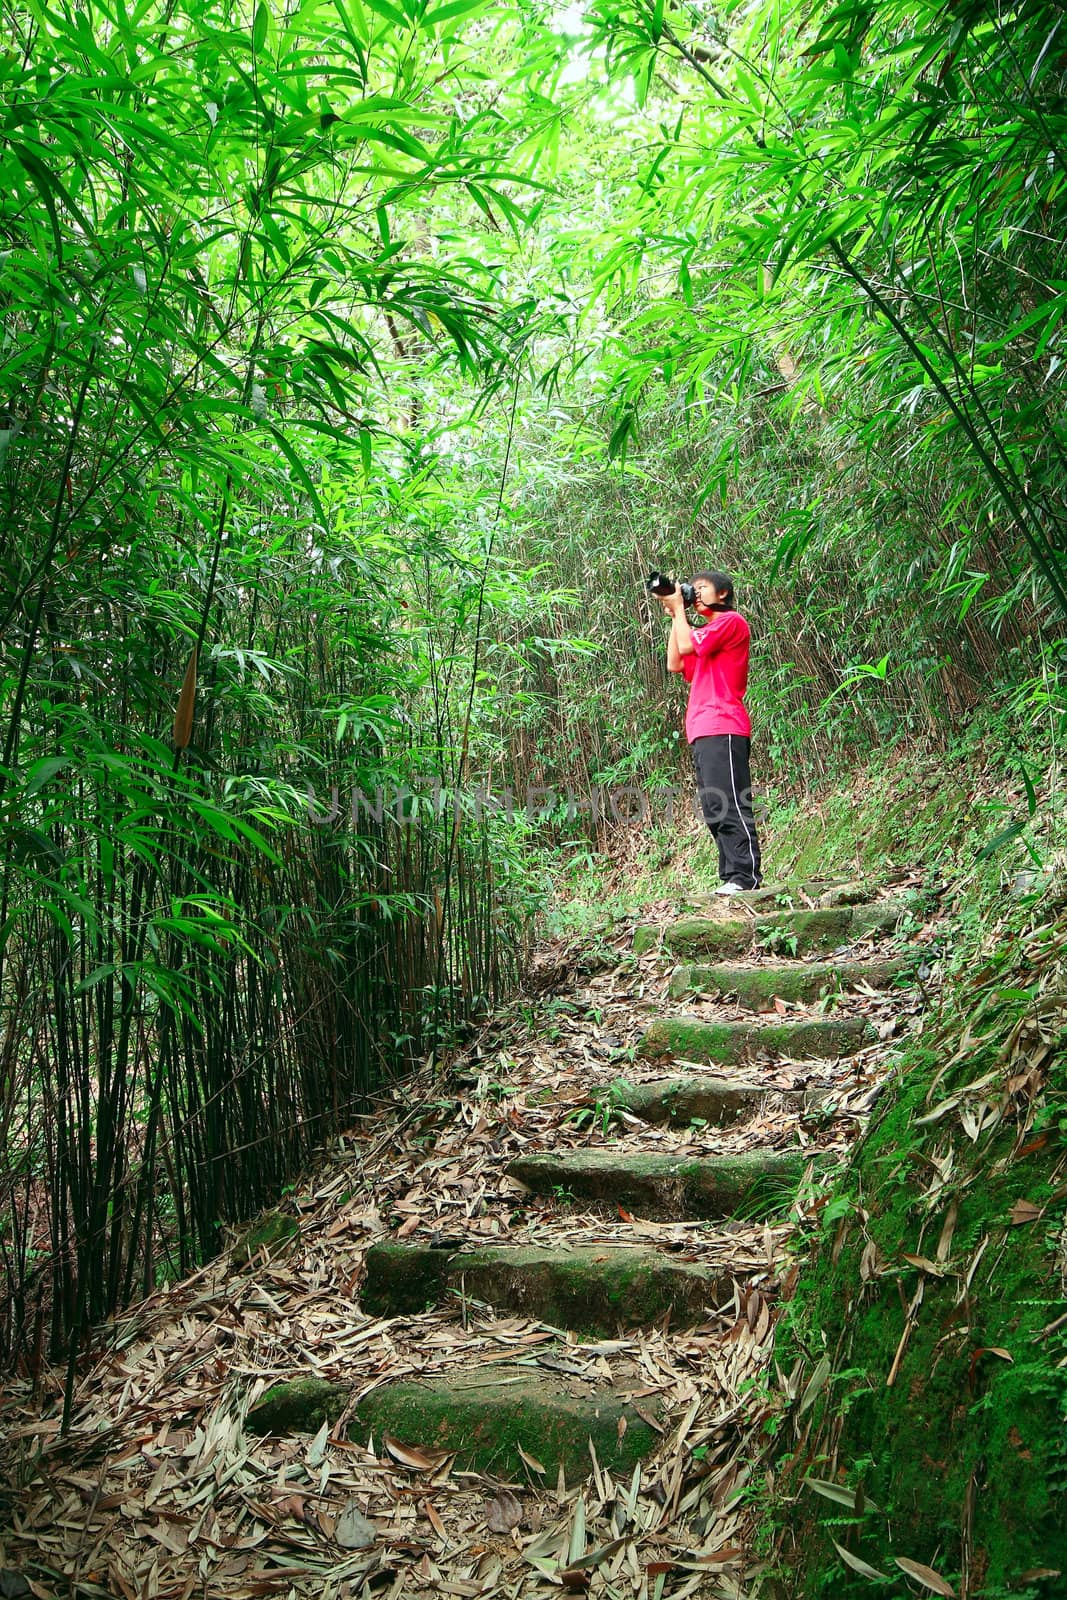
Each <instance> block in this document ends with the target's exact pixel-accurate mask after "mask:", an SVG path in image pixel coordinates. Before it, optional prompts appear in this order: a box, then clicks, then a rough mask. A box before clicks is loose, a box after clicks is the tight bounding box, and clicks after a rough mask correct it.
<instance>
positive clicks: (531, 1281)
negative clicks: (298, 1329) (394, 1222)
mask: <svg viewBox="0 0 1067 1600" xmlns="http://www.w3.org/2000/svg"><path fill="white" fill-rule="evenodd" d="M366 1265H367V1276H366V1279H365V1281H364V1285H363V1291H362V1294H361V1295H360V1302H361V1304H362V1307H363V1309H364V1311H367V1312H369V1313H370V1314H371V1315H372V1316H379V1317H388V1316H398V1315H404V1314H405V1313H410V1312H418V1311H424V1310H425V1309H426V1308H427V1306H433V1305H437V1304H439V1303H440V1302H441V1301H442V1300H444V1299H446V1298H447V1297H448V1296H449V1295H450V1294H451V1295H453V1296H457V1297H458V1296H460V1295H462V1294H469V1295H472V1296H473V1297H474V1298H475V1299H477V1300H484V1301H486V1302H487V1303H488V1304H489V1305H491V1306H494V1307H497V1308H502V1309H505V1310H508V1311H518V1312H522V1313H523V1314H525V1315H526V1316H532V1317H537V1318H538V1319H539V1320H540V1321H541V1322H547V1323H548V1324H549V1325H550V1326H551V1327H554V1328H566V1329H570V1330H573V1331H575V1332H578V1333H615V1332H616V1331H617V1330H618V1328H619V1327H624V1328H640V1327H648V1326H650V1325H651V1324H652V1323H654V1322H656V1321H657V1320H658V1319H659V1318H660V1317H662V1316H663V1314H664V1312H666V1311H670V1312H671V1313H672V1314H673V1317H674V1320H675V1322H679V1321H681V1322H685V1321H686V1319H688V1320H689V1321H690V1322H697V1321H699V1320H700V1318H701V1316H702V1315H703V1312H704V1308H705V1307H706V1306H708V1305H710V1304H711V1303H712V1302H713V1301H715V1300H716V1299H718V1298H719V1297H720V1295H721V1294H722V1293H724V1292H728V1290H729V1286H730V1278H729V1274H726V1275H725V1276H723V1275H722V1274H721V1273H712V1272H709V1271H708V1270H707V1269H706V1268H705V1267H702V1266H700V1265H698V1264H697V1263H694V1262H691V1261H676V1260H673V1259H672V1258H671V1257H670V1256H666V1255H664V1254H663V1253H662V1252H661V1251H659V1250H656V1249H654V1248H653V1247H652V1246H639V1247H637V1248H628V1247H619V1246H615V1245H591V1246H583V1247H581V1248H576V1249H572V1250H563V1249H546V1248H542V1247H536V1248H529V1247H525V1246H519V1245H506V1246H496V1247H488V1248H485V1249H481V1250H459V1251H456V1252H455V1253H451V1252H449V1251H448V1250H435V1249H433V1248H432V1247H430V1246H428V1245H406V1244H399V1243H395V1242H393V1241H389V1242H387V1243H382V1244H376V1245H372V1246H371V1248H370V1249H369V1250H368V1251H367V1256H366Z"/></svg>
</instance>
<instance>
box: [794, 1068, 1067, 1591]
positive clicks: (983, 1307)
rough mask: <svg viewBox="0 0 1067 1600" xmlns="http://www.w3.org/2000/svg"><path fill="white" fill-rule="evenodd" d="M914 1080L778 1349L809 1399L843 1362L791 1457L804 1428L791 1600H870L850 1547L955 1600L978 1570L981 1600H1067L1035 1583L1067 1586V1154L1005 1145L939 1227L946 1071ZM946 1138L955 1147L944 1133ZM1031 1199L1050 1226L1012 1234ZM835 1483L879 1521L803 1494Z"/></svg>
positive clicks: (859, 1163) (956, 1186) (848, 1187)
mask: <svg viewBox="0 0 1067 1600" xmlns="http://www.w3.org/2000/svg"><path fill="white" fill-rule="evenodd" d="M907 1069H908V1070H907V1071H906V1073H905V1074H904V1075H903V1076H902V1079H901V1084H902V1087H901V1089H900V1091H899V1092H898V1093H897V1094H896V1095H895V1096H893V1097H891V1098H887V1100H886V1103H885V1105H884V1107H883V1108H882V1109H881V1110H880V1111H879V1113H878V1114H877V1115H876V1117H875V1119H874V1122H873V1124H872V1127H871V1129H870V1130H869V1133H868V1136H867V1138H866V1139H865V1141H864V1143H863V1144H862V1146H861V1147H860V1149H859V1152H858V1155H857V1158H856V1160H855V1162H854V1164H853V1165H852V1166H851V1167H850V1168H849V1169H847V1171H846V1174H845V1177H844V1180H843V1182H842V1184H841V1186H840V1188H839V1189H838V1191H837V1193H836V1194H835V1195H834V1196H833V1198H832V1201H831V1206H830V1207H829V1208H828V1213H829V1215H831V1216H833V1217H835V1218H836V1219H837V1220H836V1221H835V1222H834V1223H833V1224H832V1225H828V1226H827V1227H826V1229H825V1233H824V1237H823V1239H822V1241H821V1242H820V1245H819V1247H818V1250H817V1252H816V1254H815V1256H814V1259H813V1260H812V1261H811V1262H810V1263H809V1264H808V1266H807V1267H806V1269H805V1270H804V1271H803V1272H802V1274H801V1278H800V1285H799V1292H798V1294H797V1297H796V1299H795V1300H794V1302H793V1303H792V1305H791V1306H790V1308H789V1311H788V1314H787V1318H786V1321H785V1323H784V1325H783V1327H782V1329H781V1330H780V1333H779V1339H778V1356H777V1359H778V1361H779V1364H780V1365H781V1366H782V1368H783V1370H788V1368H789V1367H790V1366H791V1365H792V1364H793V1363H794V1362H795V1361H796V1360H798V1359H800V1360H801V1362H802V1363H803V1366H802V1369H801V1373H800V1376H799V1380H798V1381H799V1385H800V1388H801V1390H803V1388H804V1386H805V1383H806V1381H807V1378H808V1377H810V1375H811V1373H812V1372H813V1371H814V1370H815V1367H816V1365H817V1363H818V1362H819V1361H820V1360H821V1359H822V1358H823V1356H824V1355H828V1356H829V1357H830V1358H831V1360H832V1366H831V1371H830V1375H829V1377H828V1379H827V1381H826V1382H825V1384H824V1385H823V1386H822V1388H821V1389H820V1391H819V1392H818V1395H817V1397H816V1398H815V1400H814V1403H813V1404H812V1405H811V1406H810V1407H809V1409H808V1411H807V1414H806V1415H805V1417H804V1419H803V1421H802V1422H801V1423H798V1427H797V1432H798V1433H800V1432H801V1431H802V1432H803V1438H804V1449H803V1451H802V1452H801V1453H800V1454H798V1455H793V1453H792V1452H793V1450H794V1448H795V1441H794V1439H793V1437H792V1436H791V1434H790V1431H789V1429H788V1428H786V1429H784V1430H783V1432H782V1435H781V1449H780V1454H779V1458H778V1462H777V1486H778V1491H779V1494H780V1496H781V1500H780V1503H779V1510H778V1512H777V1516H778V1517H780V1519H781V1525H782V1527H783V1528H784V1529H785V1530H787V1536H788V1545H787V1551H788V1567H789V1580H790V1587H789V1593H790V1594H794V1595H797V1596H802V1597H803V1600H866V1597H867V1596H868V1595H869V1594H870V1592H871V1586H870V1582H869V1580H867V1579H866V1578H863V1577H861V1576H860V1575H858V1574H856V1573H855V1572H854V1571H852V1570H850V1569H849V1568H848V1567H847V1566H846V1565H845V1564H844V1563H842V1562H841V1560H840V1558H839V1557H838V1555H837V1553H836V1551H835V1549H834V1545H833V1542H832V1541H833V1540H836V1541H837V1542H838V1543H839V1544H842V1543H844V1544H847V1545H848V1547H849V1548H850V1549H851V1550H853V1551H854V1552H856V1553H857V1554H859V1555H861V1556H862V1558H863V1559H864V1560H865V1561H867V1562H869V1563H870V1564H871V1565H873V1566H874V1567H876V1568H878V1569H880V1570H882V1571H885V1572H893V1571H895V1570H896V1569H895V1567H894V1557H895V1556H896V1555H905V1556H908V1557H909V1558H911V1559H912V1560H917V1561H920V1562H924V1563H926V1564H927V1565H930V1566H932V1567H933V1568H934V1569H935V1570H936V1571H937V1572H938V1573H940V1574H941V1575H942V1576H943V1577H944V1578H945V1579H947V1580H948V1581H949V1582H950V1583H951V1584H952V1585H953V1587H954V1588H956V1589H957V1592H959V1587H960V1575H961V1572H962V1571H963V1568H964V1565H965V1564H966V1566H967V1567H968V1570H969V1573H970V1585H971V1586H970V1588H969V1591H968V1592H970V1593H972V1594H974V1595H976V1596H977V1595H979V1594H981V1595H983V1596H990V1597H992V1596H1001V1595H1004V1596H1006V1595H1008V1594H1009V1593H1025V1594H1027V1595H1031V1596H1033V1597H1034V1600H1037V1597H1038V1596H1044V1595H1048V1596H1050V1597H1051V1596H1052V1595H1053V1594H1056V1595H1058V1594H1059V1593H1061V1590H1060V1588H1058V1587H1057V1586H1056V1584H1057V1583H1058V1582H1059V1581H1060V1580H1059V1579H1056V1580H1051V1579H1050V1580H1049V1583H1048V1584H1047V1585H1044V1586H1043V1585H1042V1584H1041V1583H1040V1582H1039V1581H1037V1580H1034V1583H1033V1585H1029V1584H1028V1583H1027V1582H1025V1581H1024V1579H1023V1575H1024V1574H1025V1573H1026V1572H1028V1571H1037V1570H1045V1571H1051V1572H1057V1573H1059V1574H1061V1575H1067V1439H1065V1435H1064V1426H1063V1418H1064V1415H1065V1412H1067V1365H1065V1363H1067V1327H1063V1326H1060V1327H1058V1328H1057V1327H1056V1326H1055V1325H1056V1323H1057V1321H1058V1319H1059V1318H1060V1317H1061V1315H1062V1312H1063V1305H1064V1299H1063V1282H1062V1280H1061V1271H1060V1264H1059V1262H1058V1261H1057V1258H1056V1242H1057V1237H1058V1235H1059V1232H1060V1229H1061V1226H1062V1219H1063V1210H1064V1199H1063V1191H1062V1187H1061V1178H1060V1173H1061V1170H1062V1159H1063V1150H1062V1145H1061V1144H1060V1143H1059V1141H1058V1140H1051V1141H1045V1140H1042V1139H1040V1138H1038V1139H1035V1140H1033V1141H1031V1144H1030V1148H1029V1150H1028V1152H1027V1153H1026V1154H1021V1153H1020V1152H1019V1150H1018V1148H1017V1141H1016V1140H1015V1138H1014V1137H1013V1135H1012V1133H1010V1132H1006V1133H1005V1134H1004V1135H1003V1136H1002V1137H1001V1138H1000V1139H999V1140H996V1141H993V1142H992V1143H990V1144H988V1145H987V1146H986V1147H985V1148H984V1149H981V1148H979V1149H972V1150H971V1153H970V1158H969V1159H970V1162H971V1165H972V1167H973V1170H974V1174H975V1180H976V1181H968V1178H967V1176H966V1174H965V1173H963V1172H958V1173H957V1175H956V1176H957V1181H956V1182H953V1183H952V1184H951V1185H950V1186H947V1187H946V1188H945V1190H944V1191H943V1197H942V1200H941V1203H940V1206H938V1207H935V1208H934V1209H933V1210H931V1205H930V1202H929V1200H925V1201H924V1200H923V1198H922V1195H923V1191H925V1190H926V1189H927V1188H928V1181H929V1172H930V1168H929V1163H928V1161H927V1159H926V1154H925V1151H926V1145H925V1134H924V1131H923V1127H922V1125H918V1124H917V1122H916V1118H917V1117H919V1116H922V1115H923V1114H924V1113H925V1112H926V1111H927V1110H928V1109H929V1106H928V1102H927V1098H926V1097H927V1091H928V1088H929V1086H930V1084H931V1083H932V1081H933V1080H934V1077H935V1075H936V1074H937V1073H938V1072H939V1071H940V1070H941V1063H940V1060H939V1059H938V1058H937V1057H935V1056H934V1055H933V1053H932V1052H926V1051H922V1050H920V1049H919V1048H918V1047H914V1048H913V1050H912V1053H911V1056H910V1059H909V1061H908V1063H907ZM971 1070H972V1071H973V1070H974V1068H973V1066H972V1068H971ZM931 1131H932V1137H933V1138H935V1139H942V1140H943V1138H944V1135H945V1130H944V1128H943V1127H941V1128H936V1131H934V1130H931ZM943 1148H944V1146H943V1145H942V1149H943ZM1020 1198H1023V1199H1026V1200H1028V1201H1029V1202H1031V1203H1032V1204H1034V1205H1036V1206H1038V1207H1041V1208H1045V1209H1044V1215H1043V1217H1042V1218H1041V1220H1040V1221H1037V1222H1032V1223H1026V1224H1024V1225H1022V1226H1012V1225H1011V1222H1010V1214H1011V1208H1012V1205H1013V1203H1014V1202H1015V1201H1016V1200H1018V1199H1020ZM946 1229H947V1230H948V1231H947V1232H946V1231H945V1230H946ZM939 1239H946V1240H947V1241H948V1246H947V1253H946V1256H945V1261H944V1266H943V1270H941V1271H938V1269H937V1267H936V1266H935V1267H934V1268H933V1269H926V1268H924V1267H922V1266H917V1265H916V1264H915V1259H913V1260H911V1261H909V1260H908V1259H907V1258H908V1257H909V1256H911V1257H913V1258H921V1259H922V1260H930V1259H931V1258H934V1259H935V1260H936V1257H937V1247H938V1241H939ZM920 1280H921V1290H922V1293H921V1295H920V1294H919V1293H918V1291H919V1289H920ZM909 1307H910V1308H911V1310H910V1311H909V1309H908V1308H909ZM890 1374H892V1375H893V1381H892V1383H890V1382H889V1381H888V1380H889V1377H890ZM831 1475H832V1476H834V1477H835V1479H836V1481H837V1482H838V1483H839V1484H840V1485H841V1486H842V1487H848V1488H850V1489H853V1490H855V1489H856V1488H860V1489H862V1497H861V1508H862V1507H863V1506H866V1508H867V1509H861V1510H860V1512H859V1513H858V1514H855V1515H852V1516H850V1515H849V1513H848V1512H847V1510H844V1511H843V1510H842V1507H841V1506H840V1505H839V1504H836V1503H834V1502H828V1501H826V1500H824V1499H822V1498H821V1497H820V1496H818V1495H816V1494H813V1493H811V1492H810V1490H807V1489H806V1488H805V1484H804V1480H805V1478H806V1477H808V1476H811V1477H815V1478H820V1477H828V1476H831ZM872 1504H873V1505H874V1506H877V1507H878V1508H879V1509H878V1510H877V1511H875V1510H872V1509H870V1506H871V1505H872ZM846 1524H851V1525H852V1526H851V1528H849V1527H847V1526H846ZM843 1527H844V1528H845V1535H843V1532H842V1529H843Z"/></svg>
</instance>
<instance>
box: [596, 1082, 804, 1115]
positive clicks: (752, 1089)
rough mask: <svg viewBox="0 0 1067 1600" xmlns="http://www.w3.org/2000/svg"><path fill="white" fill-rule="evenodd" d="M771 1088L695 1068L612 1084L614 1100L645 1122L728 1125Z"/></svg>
mask: <svg viewBox="0 0 1067 1600" xmlns="http://www.w3.org/2000/svg"><path fill="white" fill-rule="evenodd" d="M767 1092H768V1091H767V1089H766V1088H765V1086H764V1085H763V1084H759V1083H739V1082H738V1081H737V1080H736V1079H734V1078H712V1077H710V1076H706V1075H705V1074H703V1073H695V1072H694V1073H687V1074H683V1075H682V1076H681V1077H678V1078H656V1079H654V1080H653V1081H652V1082H651V1083H629V1082H627V1080H626V1079H625V1078H617V1079H616V1080H615V1082H614V1083H613V1084H612V1085H611V1097H612V1100H613V1102H615V1103H616V1104H618V1105H620V1106H623V1107H625V1109H626V1110H627V1111H632V1112H633V1114H634V1116H636V1117H641V1118H642V1119H643V1120H644V1121H645V1122H671V1123H675V1124H681V1125H683V1126H684V1125H685V1124H687V1123H690V1122H692V1121H694V1120H695V1119H697V1118H699V1119H700V1121H702V1122H707V1123H711V1124H712V1125H713V1126H715V1127H725V1126H727V1125H728V1124H729V1123H731V1122H737V1121H738V1120H739V1119H740V1118H741V1117H744V1116H747V1115H748V1114H749V1113H751V1112H752V1111H754V1110H755V1109H756V1107H757V1106H758V1105H759V1104H760V1102H761V1101H762V1100H763V1099H765V1098H766V1095H767ZM785 1098H787V1099H789V1100H792V1101H793V1102H794V1103H795V1104H797V1105H798V1106H799V1104H800V1103H801V1101H802V1099H803V1096H802V1095H799V1094H792V1095H788V1096H786V1097H785Z"/></svg>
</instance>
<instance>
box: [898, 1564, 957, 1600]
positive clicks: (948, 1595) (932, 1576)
mask: <svg viewBox="0 0 1067 1600" xmlns="http://www.w3.org/2000/svg"><path fill="white" fill-rule="evenodd" d="M893 1560H894V1561H895V1562H896V1564H897V1566H898V1567H899V1568H900V1570H901V1572H906V1573H907V1574H908V1577H909V1578H914V1579H915V1581H916V1583H921V1584H923V1585H924V1586H925V1587H926V1588H927V1589H929V1590H930V1591H931V1593H932V1594H939V1595H943V1596H944V1600H956V1591H955V1589H954V1588H953V1587H952V1585H951V1583H949V1582H948V1581H947V1580H946V1579H945V1578H943V1577H942V1576H941V1574H940V1573H939V1572H935V1571H934V1569H933V1567H927V1566H924V1565H923V1563H922V1562H921V1561H911V1560H909V1559H908V1557H907V1556H894V1557H893Z"/></svg>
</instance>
